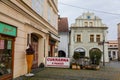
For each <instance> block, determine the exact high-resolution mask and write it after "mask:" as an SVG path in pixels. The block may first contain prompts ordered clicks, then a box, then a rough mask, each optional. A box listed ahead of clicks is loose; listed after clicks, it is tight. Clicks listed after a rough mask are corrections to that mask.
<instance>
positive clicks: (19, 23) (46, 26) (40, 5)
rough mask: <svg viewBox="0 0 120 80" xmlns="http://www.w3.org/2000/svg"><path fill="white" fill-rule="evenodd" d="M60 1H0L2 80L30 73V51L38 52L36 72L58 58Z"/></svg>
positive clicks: (0, 77)
mask: <svg viewBox="0 0 120 80" xmlns="http://www.w3.org/2000/svg"><path fill="white" fill-rule="evenodd" d="M57 5H58V1H57V0H0V80H10V79H13V78H16V77H18V76H21V75H24V74H26V73H27V63H26V52H25V50H26V48H27V45H28V44H31V45H32V47H33V48H34V50H35V54H34V60H33V66H32V69H35V68H37V67H39V65H40V63H45V57H47V56H51V57H52V56H56V55H57V51H56V50H57V48H58V7H57Z"/></svg>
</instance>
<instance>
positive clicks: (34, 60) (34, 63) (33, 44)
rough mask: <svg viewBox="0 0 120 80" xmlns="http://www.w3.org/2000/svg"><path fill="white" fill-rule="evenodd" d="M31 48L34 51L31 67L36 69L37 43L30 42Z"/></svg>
mask: <svg viewBox="0 0 120 80" xmlns="http://www.w3.org/2000/svg"><path fill="white" fill-rule="evenodd" d="M32 47H33V49H34V50H35V53H34V59H33V65H32V68H33V69H34V68H37V67H38V42H32Z"/></svg>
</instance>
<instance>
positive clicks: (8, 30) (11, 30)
mask: <svg viewBox="0 0 120 80" xmlns="http://www.w3.org/2000/svg"><path fill="white" fill-rule="evenodd" d="M0 33H1V34H5V35H10V36H14V37H15V36H16V35H17V28H16V27H14V26H11V25H8V24H5V23H2V22H0Z"/></svg>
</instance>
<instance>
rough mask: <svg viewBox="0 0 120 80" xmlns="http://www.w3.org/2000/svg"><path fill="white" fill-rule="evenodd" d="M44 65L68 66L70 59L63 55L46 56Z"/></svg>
mask: <svg viewBox="0 0 120 80" xmlns="http://www.w3.org/2000/svg"><path fill="white" fill-rule="evenodd" d="M46 67H60V68H69V67H70V59H69V58H63V57H47V58H46Z"/></svg>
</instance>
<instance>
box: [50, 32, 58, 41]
mask: <svg viewBox="0 0 120 80" xmlns="http://www.w3.org/2000/svg"><path fill="white" fill-rule="evenodd" d="M50 37H51V38H53V39H55V40H57V41H60V37H59V36H57V35H55V34H53V33H51V32H50Z"/></svg>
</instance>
